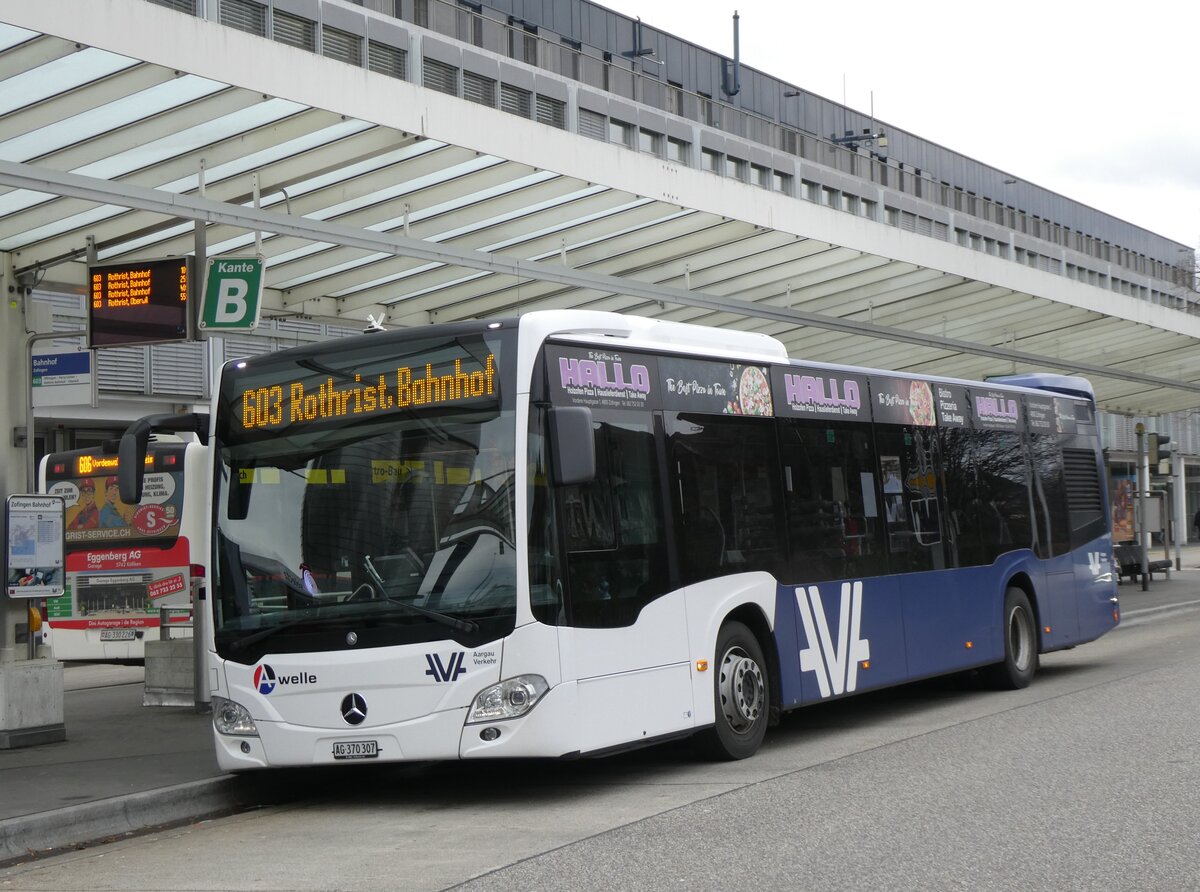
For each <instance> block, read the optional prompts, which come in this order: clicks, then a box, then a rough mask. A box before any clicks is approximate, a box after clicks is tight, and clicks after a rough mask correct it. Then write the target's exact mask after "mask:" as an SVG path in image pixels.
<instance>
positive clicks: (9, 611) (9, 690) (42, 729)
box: [0, 253, 67, 750]
mask: <svg viewBox="0 0 1200 892" xmlns="http://www.w3.org/2000/svg"><path fill="white" fill-rule="evenodd" d="M0 298H2V299H3V304H2V305H0V313H3V320H2V322H0V376H3V377H2V380H3V381H4V382H5V386H4V387H0V419H2V420H3V430H2V431H0V488H2V489H3V495H5V496H8V495H11V494H13V493H20V492H24V491H25V490H26V489H27V486H28V484H27V481H26V474H27V473H28V471H27V468H28V467H29V464H30V462H31V459H30V458H29V456H31V455H32V454H33V451H34V430H33V425H32V422H31V421H27V420H26V416H25V413H26V407H27V403H28V400H29V387H30V380H29V379H30V361H29V344H30V341H29V337H28V336H29V334H30V332H29V331H28V328H29V326H28V325H27V317H26V312H27V309H28V301H29V294H28V289H27V288H26V287H25V286H23V285H21V284H20V283H18V282H17V279H16V276H15V275H14V274H13V264H12V255H11V254H9V253H0ZM28 617H29V603H28V601H27V600H26V599H25V598H9V597H8V595H7V594H5V592H4V590H3V589H0V750H5V749H11V748H14V747H20V746H33V745H36V744H42V743H55V742H58V741H60V740H66V737H67V731H66V726H65V725H64V724H63V678H62V668H63V667H62V663H56V662H54V661H52V660H27V659H23V657H24V648H20V649H19V648H18V647H17V626H18V625H19V624H21V623H23V622H26V621H27V619H28Z"/></svg>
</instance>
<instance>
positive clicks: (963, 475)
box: [941, 428, 988, 567]
mask: <svg viewBox="0 0 1200 892" xmlns="http://www.w3.org/2000/svg"><path fill="white" fill-rule="evenodd" d="M975 436H976V435H975V433H974V432H972V431H971V430H969V429H966V428H947V429H944V430H942V431H941V437H942V441H941V455H942V481H943V484H944V486H945V491H946V518H945V529H946V561H947V564H948V565H949V566H951V567H976V566H979V565H980V564H985V563H987V562H988V561H987V560H985V559H984V551H983V542H982V539H981V538H980V524H979V487H978V483H977V480H976V466H975Z"/></svg>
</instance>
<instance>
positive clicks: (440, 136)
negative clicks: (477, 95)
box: [0, 0, 1200, 414]
mask: <svg viewBox="0 0 1200 892" xmlns="http://www.w3.org/2000/svg"><path fill="white" fill-rule="evenodd" d="M128 2H129V0H124V3H126V4H127V3H128ZM41 5H45V6H48V7H50V8H51V11H53V10H54V9H58V8H59V7H63V4H62V3H60V2H57V0H47V2H46V3H45V4H28V7H29V8H30V9H34V10H36V7H38V6H41ZM114 5H121V3H120V2H118V0H113V3H109V4H67V6H70V7H71V8H73V9H78V10H79V14H78V17H79V18H82V19H83V21H82V22H80V23H77V24H70V23H68V21H69V20H71V19H73V18H75V17H69V16H65V15H59V16H49V17H50V18H53V19H54V20H55V21H58V20H62V21H63V22H64V24H63V25H62V26H61V27H60V26H54V27H50V26H43V28H42V29H41V30H39V29H38V28H36V27H27V26H28V25H30V24H36V22H37V20H38V13H37V12H36V11H33V12H25V11H22V12H21V13H20V15H15V14H14V12H13V11H14V10H16V9H18V8H22V7H25V6H26V4H23V3H16V2H9V0H4V2H3V3H0V85H2V87H0V122H2V128H0V252H7V253H8V254H9V255H10V256H11V259H12V267H13V270H14V272H15V273H16V275H17V276H18V278H19V280H20V281H23V282H29V281H33V282H48V283H53V282H71V283H74V284H75V285H76V286H77V287H78V286H81V285H82V283H83V277H82V271H83V269H84V264H85V263H86V259H87V252H88V246H89V239H90V240H91V244H92V245H93V246H94V252H95V256H96V258H97V259H98V260H100V261H115V260H122V259H134V258H157V257H169V256H178V255H186V254H189V253H191V252H193V251H194V250H195V247H196V244H197V241H196V230H197V226H196V221H202V222H203V223H204V227H203V232H204V236H203V238H204V241H205V243H206V249H207V254H208V255H209V256H217V255H222V256H251V255H253V254H254V252H255V231H256V230H257V231H258V232H260V233H261V238H262V243H261V244H262V253H263V256H264V258H265V262H266V288H267V292H266V297H265V307H264V314H265V315H266V316H268V317H270V316H276V317H284V316H286V317H302V318H305V317H307V318H316V319H321V320H331V321H337V322H339V323H340V324H345V325H354V326H359V325H360V323H362V324H365V323H366V322H367V320H368V318H369V317H370V318H374V319H379V320H382V321H383V323H384V325H385V326H386V327H388V328H393V327H401V326H416V325H426V324H430V323H435V322H448V321H456V320H462V319H470V318H482V317H500V316H508V315H513V314H517V313H521V312H525V311H529V310H534V309H550V308H562V307H577V308H588V309H602V310H612V311H617V312H624V313H634V314H639V315H644V316H650V317H657V318H664V319H672V320H678V321H690V322H696V323H700V324H704V325H710V326H727V327H735V328H739V329H745V330H755V331H760V332H764V333H767V334H771V335H773V336H775V337H778V338H779V339H780V340H782V341H783V342H784V343H785V345H786V346H787V348H788V350H789V352H790V354H791V355H792V356H793V357H796V358H803V359H808V360H817V361H828V362H847V363H853V364H857V365H867V366H873V367H879V368H889V369H896V370H907V371H911V372H921V373H929V374H942V375H953V376H958V377H964V378H982V377H986V376H988V375H994V374H1009V373H1012V372H1013V371H1032V370H1045V371H1051V372H1057V373H1064V374H1079V375H1083V376H1085V377H1087V378H1089V379H1090V380H1091V381H1092V383H1093V385H1094V387H1095V388H1096V391H1097V396H1098V399H1099V401H1100V404H1101V405H1102V406H1103V407H1104V408H1106V409H1109V410H1110V411H1117V412H1137V413H1146V414H1157V413H1160V412H1167V411H1174V410H1181V409H1187V408H1190V407H1193V406H1196V405H1200V349H1197V347H1198V346H1200V345H1198V343H1197V340H1198V338H1200V320H1197V319H1196V318H1195V317H1193V316H1190V315H1188V314H1185V313H1183V312H1180V311H1177V310H1171V309H1168V308H1164V307H1158V306H1154V305H1150V304H1148V303H1146V302H1145V301H1138V300H1134V299H1133V298H1129V297H1125V296H1122V295H1116V294H1112V293H1110V292H1107V291H1103V290H1101V289H1097V288H1094V287H1090V286H1087V285H1084V284H1082V283H1078V282H1074V281H1071V280H1067V279H1065V278H1063V277H1061V276H1055V275H1051V274H1049V273H1040V272H1039V271H1036V270H1029V269H1028V268H1025V267H1019V266H1018V265H1017V264H1013V263H1011V262H1006V261H1002V260H1000V259H999V258H984V259H983V260H982V261H981V260H980V258H979V256H978V252H971V251H968V249H966V248H960V247H958V246H956V245H948V244H944V243H937V242H934V240H932V239H928V238H925V237H922V236H919V235H917V234H915V233H903V232H900V231H898V230H896V229H895V228H893V227H887V226H885V225H883V224H880V223H872V222H870V221H865V220H862V219H860V218H853V217H851V216H850V215H846V214H840V213H839V212H836V211H832V210H830V209H828V208H821V207H819V206H816V205H811V204H810V203H808V202H802V201H799V200H797V199H795V198H791V197H788V196H784V195H778V194H771V193H768V192H764V191H762V190H757V189H755V188H754V187H753V186H751V185H750V184H741V183H735V184H724V183H722V185H721V186H720V188H716V189H710V188H708V186H707V184H708V183H709V182H718V180H717V179H716V178H713V177H712V175H711V174H707V173H705V172H703V171H692V172H685V174H686V175H685V176H683V178H682V180H681V182H682V183H683V188H682V189H681V190H680V191H681V194H680V195H679V196H665V195H662V194H656V193H655V192H654V191H653V189H652V188H639V186H641V185H644V184H649V183H652V182H653V180H654V171H655V170H661V162H659V161H658V160H657V159H651V158H649V157H647V156H643V155H639V154H637V153H635V152H629V151H628V150H625V149H623V148H621V147H618V146H612V145H606V144H603V143H599V142H596V141H595V140H590V139H587V138H586V137H583V136H578V135H575V134H572V133H568V132H565V131H561V130H553V129H551V128H549V127H547V126H546V125H544V124H539V123H537V122H536V121H532V120H521V119H518V118H514V117H513V116H511V115H504V114H503V112H501V111H498V110H494V109H490V108H482V107H476V106H468V105H466V103H465V102H464V100H461V99H458V98H455V97H449V96H444V95H441V94H437V93H435V92H434V91H431V90H427V89H424V88H422V87H419V86H417V85H414V84H411V83H407V82H405V81H401V80H397V79H395V78H390V77H386V76H385V75H382V74H376V73H372V72H368V71H364V70H359V69H353V68H351V67H350V66H347V65H344V64H343V63H340V62H336V61H334V60H331V59H325V58H322V57H319V56H312V57H311V59H309V61H308V65H309V66H310V67H315V68H316V69H317V72H316V74H315V75H314V74H312V73H311V72H308V73H305V74H297V76H296V77H295V78H294V79H295V80H296V82H297V86H296V88H295V90H291V91H289V90H288V89H287V87H286V78H283V77H281V76H280V75H279V73H278V72H277V71H274V69H273V68H272V66H276V67H277V66H280V65H287V64H294V62H295V60H296V59H297V58H298V57H297V55H296V54H297V53H298V52H299V51H297V50H294V49H292V48H285V47H282V46H279V45H277V44H272V43H270V42H267V41H265V40H263V39H262V38H258V37H254V36H252V35H246V34H242V33H240V32H232V31H230V30H229V29H224V28H221V27H220V26H217V25H215V24H212V23H209V22H204V21H193V20H190V19H188V18H187V17H184V16H179V15H178V14H175V13H172V12H169V11H167V10H163V9H160V8H158V7H154V6H152V5H150V4H145V3H142V4H138V5H137V8H138V10H139V16H140V15H142V14H143V13H142V11H143V9H144V14H145V15H146V16H149V17H151V18H152V19H153V22H154V23H158V22H159V21H161V22H163V23H164V29H165V31H164V38H163V40H164V42H165V43H166V44H168V45H169V46H168V49H167V50H156V51H155V52H157V53H158V55H161V56H166V55H167V54H168V52H169V53H170V54H172V59H173V60H174V63H175V64H167V61H166V60H165V59H158V60H157V61H155V60H153V59H148V58H141V56H154V53H152V52H149V48H148V51H147V52H145V53H140V54H139V53H134V52H133V51H132V47H133V46H134V41H132V40H125V39H124V38H122V37H121V35H120V33H119V27H118V25H117V24H111V23H110V24H107V25H104V24H102V23H100V22H99V20H98V19H95V15H97V13H92V12H89V11H88V10H91V9H92V7H93V6H94V7H95V8H96V9H102V8H107V7H109V6H114ZM64 8H65V7H64ZM14 19H19V20H20V21H21V22H23V23H24V24H21V25H18V24H12V23H5V22H12V21H13V20H14ZM176 22H183V23H187V24H186V25H185V24H180V25H176V24H175V23H176ZM155 27H157V24H156V25H155ZM176 27H178V28H180V29H182V28H187V29H189V33H191V32H194V31H195V30H196V29H217V30H219V31H221V32H228V33H227V34H223V35H222V36H221V37H220V40H219V41H218V40H216V39H214V40H212V41H210V44H209V45H208V46H207V47H206V46H201V47H198V48H193V49H192V50H190V51H188V52H184V51H183V50H181V49H180V47H179V46H178V45H174V46H171V42H172V38H171V34H170V32H171V29H172V28H176ZM52 32H53V33H52ZM84 32H87V33H89V34H93V33H95V32H99V34H98V38H97V37H93V38H92V39H93V40H96V41H97V42H100V41H103V42H104V43H105V45H106V46H107V47H108V48H101V47H100V46H96V45H92V44H89V43H86V42H82V41H81V40H80V37H81V35H82V34H83V33H84ZM205 33H208V32H205ZM144 42H145V41H144V40H143V43H144ZM176 44H178V41H176ZM216 45H221V46H225V47H227V48H228V51H230V52H234V51H237V50H240V49H241V48H243V47H251V48H255V47H257V52H259V53H260V54H261V56H262V57H263V58H264V59H265V60H266V61H264V62H263V63H262V65H255V64H243V65H241V66H237V72H236V73H237V76H236V77H229V76H226V77H224V78H221V77H217V76H216V75H217V73H218V72H219V71H220V66H219V65H217V64H216V63H212V62H210V61H208V60H207V57H206V55H205V52H206V50H208V51H211V46H216ZM272 54H277V55H278V58H275V56H273V55H272ZM262 69H271V70H272V71H274V73H271V74H268V75H263V74H262ZM314 80H319V81H321V82H323V83H327V86H326V87H325V88H324V89H321V90H319V91H318V90H315V89H310V88H309V87H306V84H309V83H312V82H314ZM350 88H353V89H350ZM306 90H309V92H311V93H312V94H313V95H312V96H306V95H305V91H306ZM364 92H365V93H366V94H367V95H365V96H364V95H362V94H363V93H364ZM339 97H346V101H345V102H342V101H340V100H339ZM381 97H383V98H384V99H383V101H380V98H381ZM386 97H392V101H390V102H389V101H387V99H386ZM414 106H416V107H415V108H414ZM369 109H378V112H377V113H376V112H374V111H370V110H369ZM472 122H476V123H475V125H474V126H475V130H476V131H478V132H474V131H473V130H472ZM413 124H415V125H416V126H408V125H413ZM422 124H424V125H425V126H424V127H422V126H421V125H422ZM497 124H502V125H503V127H502V128H500V127H498V126H496V125H497ZM580 158H583V159H584V160H583V161H581V160H580ZM595 158H600V159H603V160H604V161H605V164H604V165H602V169H604V170H605V171H607V173H604V174H602V173H600V172H599V169H598V168H596V167H595V166H593V168H592V169H593V170H595V171H596V175H595V176H587V175H586V170H585V169H584V168H585V167H586V165H587V163H589V159H595ZM555 159H559V161H556V160H555ZM614 159H615V160H614ZM656 164H657V165H658V167H657V168H656V167H655V165H656ZM641 166H645V169H644V170H643V169H642V167H641ZM693 181H695V183H699V184H700V186H699V188H694V187H693ZM202 183H203V188H201V184H202ZM256 193H257V196H256ZM709 193H713V194H711V195H710V194H709ZM747 195H748V196H750V197H749V198H747V197H746V196H747ZM721 201H729V210H730V212H729V213H722V211H721V207H720V205H719V203H720V202H721ZM784 202H787V203H788V207H791V206H795V207H796V208H798V210H796V211H794V212H793V211H786V213H784V212H782V211H780V209H782V208H784V204H783V203H784ZM760 206H761V207H762V208H765V210H763V211H762V213H763V214H767V215H769V214H771V213H776V214H777V215H778V216H780V217H783V218H786V219H788V220H793V221H800V224H801V225H796V224H795V223H789V224H788V225H786V226H782V225H781V226H771V225H765V224H764V222H763V220H764V219H766V218H765V217H762V216H761V215H760V211H759V209H760ZM745 208H750V209H751V210H750V211H747V212H744V213H743V212H742V209H745ZM785 210H786V209H785ZM789 214H791V216H790V217H789V216H788V215H789ZM806 215H807V216H806ZM843 218H846V219H845V222H843ZM808 221H811V223H812V225H809V223H808ZM826 224H828V225H826ZM826 230H828V231H826ZM831 233H832V234H831ZM914 240H921V241H919V242H918V241H914ZM925 243H932V244H931V245H930V246H928V247H927V246H926V245H925ZM872 245H873V246H874V247H872ZM912 245H916V246H917V250H915V251H913V250H910V247H911V246H912ZM906 256H907V257H908V259H905V257H906ZM939 257H945V258H947V260H948V261H949V262H946V263H936V262H931V261H936V260H937V259H938V258H939ZM981 262H983V263H984V266H983V267H982V269H984V270H985V271H989V270H991V271H1000V272H998V273H997V274H995V275H988V276H987V277H986V279H987V280H985V277H983V276H979V275H978V274H975V275H972V274H971V272H970V271H971V270H974V269H978V268H981V267H979V264H980V263H981ZM1009 267H1011V268H1015V269H1014V270H1013V271H1012V272H1011V273H1009V272H1007V271H1005V270H1006V268H1009ZM1029 283H1033V285H1032V286H1031V285H1030V284H1029ZM1064 295H1065V296H1064Z"/></svg>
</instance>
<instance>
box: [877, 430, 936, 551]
mask: <svg viewBox="0 0 1200 892" xmlns="http://www.w3.org/2000/svg"><path fill="white" fill-rule="evenodd" d="M876 447H877V448H878V450H879V469H880V479H881V480H882V481H883V485H882V489H883V502H884V512H885V517H886V522H887V532H888V536H887V539H888V551H889V552H890V554H891V567H892V570H893V572H897V573H905V572H914V571H920V570H941V569H944V568H945V566H946V558H945V551H944V547H943V545H942V516H941V508H940V505H941V493H940V492H939V487H938V477H939V474H940V470H941V468H940V461H939V456H938V436H937V430H936V429H935V428H932V427H918V426H915V425H914V426H906V427H900V426H896V425H879V426H878V427H877V428H876Z"/></svg>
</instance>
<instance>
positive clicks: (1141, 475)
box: [1134, 422, 1150, 592]
mask: <svg viewBox="0 0 1200 892" xmlns="http://www.w3.org/2000/svg"><path fill="white" fill-rule="evenodd" d="M1136 431H1137V450H1138V463H1137V488H1138V493H1137V502H1138V509H1137V511H1136V512H1135V514H1134V519H1135V520H1136V522H1137V529H1136V530H1135V531H1134V538H1135V540H1136V541H1137V543H1138V546H1139V548H1138V551H1139V553H1140V554H1141V556H1142V591H1144V592H1145V591H1149V590H1150V563H1149V561H1150V558H1149V556H1148V555H1147V552H1148V551H1149V550H1150V543H1149V538H1150V537H1149V536H1148V535H1147V533H1146V490H1147V489H1149V488H1150V480H1149V477H1150V474H1149V468H1148V467H1147V466H1146V462H1148V461H1149V460H1150V459H1149V456H1148V455H1147V454H1146V426H1145V425H1144V424H1142V423H1140V422H1139V423H1138V426H1137V428H1136Z"/></svg>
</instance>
